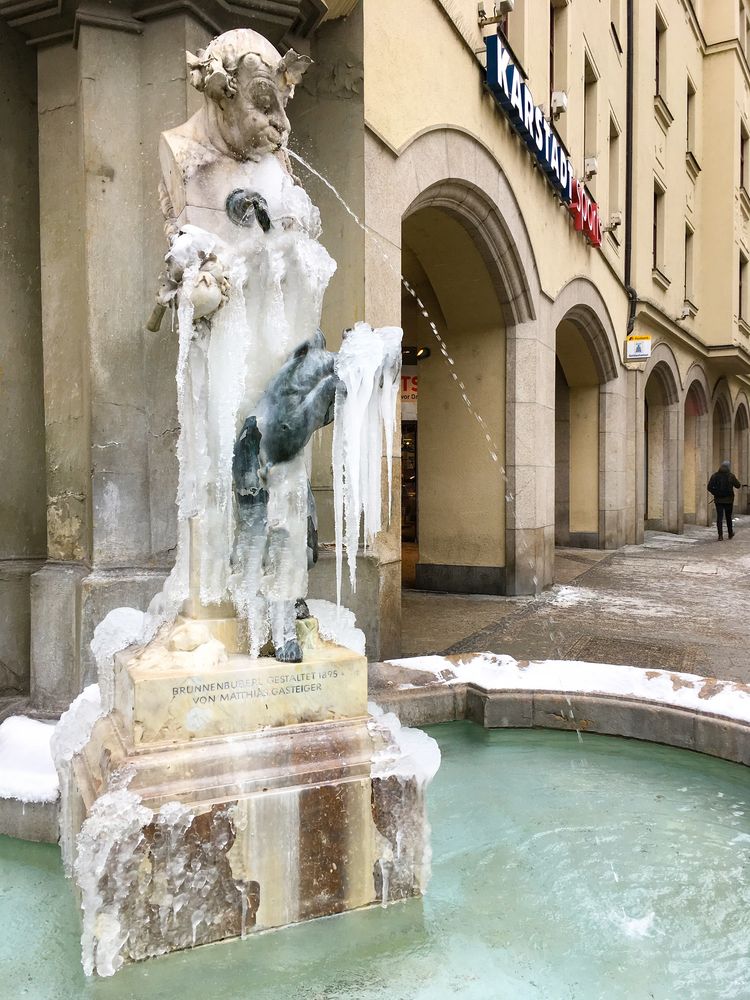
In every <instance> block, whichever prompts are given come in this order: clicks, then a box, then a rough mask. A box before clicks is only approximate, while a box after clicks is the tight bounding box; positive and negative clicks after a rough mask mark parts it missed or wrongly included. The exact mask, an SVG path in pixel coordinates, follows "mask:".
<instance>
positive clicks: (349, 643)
mask: <svg viewBox="0 0 750 1000" xmlns="http://www.w3.org/2000/svg"><path fill="white" fill-rule="evenodd" d="M307 607H308V608H309V610H310V614H311V615H312V616H313V618H317V620H318V630H319V632H320V635H321V638H323V639H327V640H328V641H329V642H335V643H336V644H337V645H338V646H345V647H346V648H347V649H353V650H354V652H355V653H359V654H360V655H362V656H364V655H365V633H364V632H363V631H362V629H360V628H357V619H356V617H355V615H354V612H353V611H350V610H349V608H345V607H344V606H343V604H339V605H336V604H332V603H331V602H330V601H321V600H318V599H317V598H309V599H308V601H307Z"/></svg>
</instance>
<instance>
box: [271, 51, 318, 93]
mask: <svg viewBox="0 0 750 1000" xmlns="http://www.w3.org/2000/svg"><path fill="white" fill-rule="evenodd" d="M310 66H312V59H311V58H310V56H301V55H300V54H299V52H295V51H294V49H289V51H288V52H287V53H286V55H285V56H284V58H283V59H282V60H281V62H280V63H279V66H278V73H279V75H280V76H281V77H282V79H283V80H284V83H286V85H287V86H288V87H295V86H296V85H297V84H298V83H299V82H300V80H301V79H302V77H303V76H304V75H305V73H306V72H307V70H308V69H309V68H310Z"/></svg>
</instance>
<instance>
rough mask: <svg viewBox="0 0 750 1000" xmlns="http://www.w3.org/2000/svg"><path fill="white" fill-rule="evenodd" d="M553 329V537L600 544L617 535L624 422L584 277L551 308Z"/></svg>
mask: <svg viewBox="0 0 750 1000" xmlns="http://www.w3.org/2000/svg"><path fill="white" fill-rule="evenodd" d="M550 316H551V325H552V326H553V329H554V330H555V362H556V363H555V544H556V545H563V546H566V545H573V546H576V547H588V546H591V547H596V548H607V547H616V546H618V545H621V544H622V543H623V541H624V526H625V521H624V506H625V498H624V494H623V492H622V490H621V489H620V491H619V493H618V492H617V484H618V482H621V477H620V478H619V479H618V477H617V476H616V474H615V473H616V472H617V464H618V461H619V458H618V456H619V455H621V448H620V447H619V445H620V439H621V437H622V427H623V424H624V421H625V405H626V403H625V394H624V379H619V378H618V375H619V367H620V366H619V359H618V356H617V348H616V338H615V331H614V325H613V323H612V320H611V317H610V315H609V312H608V310H607V308H606V305H605V303H604V300H603V299H602V297H601V295H600V294H599V292H598V290H597V289H596V288H595V286H594V285H593V284H592V283H591V282H590V281H589V280H588V279H586V278H580V277H579V278H575V279H573V280H572V281H570V282H569V283H568V284H567V285H566V286H565V287H564V288H563V289H562V291H561V292H560V294H559V295H558V296H557V298H556V299H555V302H554V303H553V305H552V308H551V310H550Z"/></svg>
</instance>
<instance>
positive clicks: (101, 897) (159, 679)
mask: <svg viewBox="0 0 750 1000" xmlns="http://www.w3.org/2000/svg"><path fill="white" fill-rule="evenodd" d="M137 664H138V661H137V660H135V659H132V660H129V658H128V657H127V656H126V655H125V656H121V657H120V662H119V663H118V665H117V667H116V674H117V684H116V688H115V692H116V693H115V710H114V711H113V712H111V713H110V714H109V715H106V716H104V717H103V718H100V719H99V720H98V721H97V722H96V723H95V725H94V728H93V730H92V732H91V736H90V738H89V740H88V743H87V744H86V745H85V746H84V747H83V749H82V750H81V751H80V752H79V753H78V754H77V755H76V756H75V757H74V758H73V762H72V769H71V773H70V782H69V787H68V788H66V789H64V803H63V824H67V826H68V828H69V829H68V834H69V835H71V834H72V835H75V833H76V832H77V831H79V830H80V833H79V834H78V840H77V850H76V862H75V875H76V881H77V883H78V886H79V889H80V892H81V902H82V909H83V913H84V922H83V954H84V967H85V968H86V971H87V972H93V971H96V972H98V973H99V974H102V975H109V974H111V973H112V972H114V971H116V969H117V968H118V967H119V965H121V964H122V963H123V962H125V961H137V960H139V959H142V958H147V957H150V956H154V955H159V954H164V953H165V952H169V951H173V950H177V949H181V948H188V947H193V946H195V945H199V944H207V943H209V942H212V941H218V940H222V939H224V938H231V937H237V936H239V935H243V936H244V935H245V934H248V933H251V932H254V931H258V930H265V929H268V928H273V927H281V926H284V925H286V924H291V923H296V922H298V921H301V920H307V919H310V918H313V917H319V916H325V915H328V914H333V913H341V912H343V911H346V910H351V909H355V908H358V907H362V906H368V905H371V904H373V903H379V902H387V901H390V900H392V899H399V898H404V897H408V896H414V895H419V894H420V893H421V892H422V891H423V888H424V886H425V882H426V878H427V875H428V870H429V833H428V827H427V823H426V818H425V803H424V794H423V782H420V781H419V780H417V777H416V776H410V774H409V771H408V769H404V767H403V766H400V767H396V768H395V769H394V768H391V770H390V771H389V768H388V764H387V762H388V761H389V760H390V761H391V762H394V761H398V760H399V759H400V758H399V754H400V751H399V750H398V748H397V747H396V746H395V745H393V734H392V733H391V731H390V730H389V729H388V728H387V726H384V725H382V724H381V723H379V722H378V721H377V720H373V719H371V718H369V717H368V716H367V715H366V709H365V708H364V701H363V700H364V699H365V698H366V681H363V678H365V673H366V662H365V661H364V658H362V657H359V656H357V655H356V654H354V653H352V652H351V651H349V650H345V649H342V648H340V647H335V646H327V647H322V648H319V649H313V650H306V651H305V660H304V662H303V663H301V664H294V665H289V664H279V663H277V662H276V661H274V660H271V659H266V661H265V662H263V661H252V660H250V658H249V657H230V658H229V661H228V664H227V665H226V669H224V668H223V667H222V668H220V669H218V670H212V671H204V672H203V673H202V674H200V673H199V674H197V675H196V674H195V673H194V674H193V675H187V676H182V677H179V678H178V677H175V676H174V671H167V672H166V673H165V672H163V671H159V670H153V669H151V670H150V671H149V670H148V669H146V668H143V667H138V666H137ZM294 672H296V673H297V674H299V675H300V676H299V678H298V677H295V678H292V679H291V680H290V679H289V678H287V677H283V678H282V677H278V678H276V677H274V676H272V675H275V674H281V673H284V674H291V673H294ZM148 674H150V675H151V676H147V675H148ZM160 674H165V675H164V676H159V675H160ZM312 675H316V676H317V675H320V676H321V677H325V679H323V680H320V681H318V680H308V679H303V676H304V678H307V677H308V676H312ZM325 675H327V676H325ZM240 678H241V679H243V681H245V682H246V684H247V686H245V687H244V688H243V689H242V690H245V691H248V690H250V691H252V690H254V689H257V688H258V687H260V686H261V685H263V689H264V693H263V694H259V695H258V696H254V697H252V698H247V699H244V700H240V701H236V702H228V703H226V705H224V704H223V703H222V706H221V708H220V709H219V708H218V707H217V706H218V705H219V702H218V700H216V701H214V702H211V703H208V704H209V705H210V706H211V709H212V712H213V714H212V712H209V713H208V714H207V716H206V720H207V721H206V725H205V727H204V728H203V730H202V731H201V732H200V733H197V732H195V731H193V732H188V731H187V729H186V723H185V719H186V718H187V717H188V716H189V713H190V712H191V711H194V710H197V709H198V708H201V709H203V708H207V707H208V705H202V704H201V705H196V706H193V707H192V708H191V707H188V706H189V704H190V702H191V700H192V699H193V697H194V696H193V694H192V692H191V693H190V694H187V693H185V694H183V693H181V692H180V689H181V688H183V687H184V688H187V687H188V686H191V687H194V688H196V689H201V690H204V689H205V690H206V691H207V692H208V693H211V694H213V695H219V694H220V693H225V692H231V690H232V689H231V687H230V688H225V687H223V686H222V687H219V685H224V684H226V683H228V682H231V681H233V680H239V679H240ZM305 685H319V687H320V690H317V691H314V692H313V691H304V692H302V693H301V694H300V695H299V697H298V696H297V694H296V693H294V692H291V693H289V692H288V691H287V689H289V688H294V689H296V688H297V687H299V686H305ZM175 689H177V691H178V693H177V694H175V693H174V691H175ZM201 697H203V695H201ZM305 703H306V704H307V709H306V711H307V712H308V714H312V715H313V716H316V717H319V716H320V715H322V714H324V713H325V712H328V713H329V718H330V721H309V722H304V721H296V722H295V724H286V725H284V724H283V722H289V721H290V717H291V716H292V715H294V714H295V713H296V715H297V720H301V719H302V718H303V717H304V714H305V709H303V707H302V706H303V704H305ZM264 713H266V714H265V716H264ZM284 713H287V714H286V715H285V714H284ZM264 718H265V720H266V721H265V722H264V721H263V719H264ZM270 719H276V720H280V721H281V722H282V724H271V725H269V723H268V720H270ZM424 739H427V737H424ZM384 761H386V766H385V767H384V766H383V762H384ZM393 770H396V771H397V772H398V775H399V776H396V775H395V774H394V773H393ZM63 835H65V831H63Z"/></svg>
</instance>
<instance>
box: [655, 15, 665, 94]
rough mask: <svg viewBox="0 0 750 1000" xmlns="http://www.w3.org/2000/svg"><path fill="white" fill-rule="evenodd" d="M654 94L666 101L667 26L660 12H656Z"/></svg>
mask: <svg viewBox="0 0 750 1000" xmlns="http://www.w3.org/2000/svg"><path fill="white" fill-rule="evenodd" d="M654 61H655V65H654V93H655V94H657V95H658V96H660V97H661V98H662V100H666V89H667V87H666V83H667V25H666V22H665V21H664V18H663V17H662V16H661V14H660V13H659V11H658V10H657V12H656V49H655V55H654Z"/></svg>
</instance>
